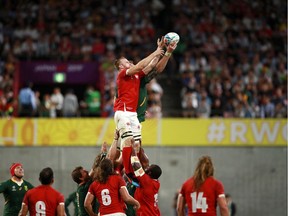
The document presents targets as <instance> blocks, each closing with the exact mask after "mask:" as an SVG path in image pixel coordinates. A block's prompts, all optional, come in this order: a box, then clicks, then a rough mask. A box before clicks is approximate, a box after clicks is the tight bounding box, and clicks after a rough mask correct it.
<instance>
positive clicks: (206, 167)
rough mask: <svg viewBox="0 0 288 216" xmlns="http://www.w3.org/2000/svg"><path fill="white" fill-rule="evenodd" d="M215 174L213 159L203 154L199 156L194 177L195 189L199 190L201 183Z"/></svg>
mask: <svg viewBox="0 0 288 216" xmlns="http://www.w3.org/2000/svg"><path fill="white" fill-rule="evenodd" d="M213 175H214V166H213V163H212V159H211V157H209V156H202V157H201V158H199V161H198V164H197V167H196V169H195V172H194V175H193V179H194V190H196V191H197V190H199V188H200V187H201V185H202V184H203V183H204V182H205V180H206V179H207V178H208V177H210V176H213Z"/></svg>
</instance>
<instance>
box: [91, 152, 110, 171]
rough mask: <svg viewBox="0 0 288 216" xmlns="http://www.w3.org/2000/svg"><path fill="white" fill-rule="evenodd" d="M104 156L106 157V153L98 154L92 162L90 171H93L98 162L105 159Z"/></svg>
mask: <svg viewBox="0 0 288 216" xmlns="http://www.w3.org/2000/svg"><path fill="white" fill-rule="evenodd" d="M106 156H107V152H101V153H100V154H98V155H97V156H96V158H95V160H94V163H93V165H92V169H93V170H95V169H96V168H97V167H98V166H99V164H100V162H101V161H102V160H103V159H104V158H106Z"/></svg>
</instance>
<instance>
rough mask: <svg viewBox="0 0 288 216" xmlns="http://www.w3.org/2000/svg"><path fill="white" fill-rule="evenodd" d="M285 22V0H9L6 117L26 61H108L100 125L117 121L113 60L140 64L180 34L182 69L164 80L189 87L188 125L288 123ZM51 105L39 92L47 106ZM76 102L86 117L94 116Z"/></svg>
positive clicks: (158, 92)
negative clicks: (219, 120)
mask: <svg viewBox="0 0 288 216" xmlns="http://www.w3.org/2000/svg"><path fill="white" fill-rule="evenodd" d="M286 15H287V2H286V1H283V0H272V1H269V2H267V1H261V0H256V1H246V0H239V1H232V0H228V1H223V0H215V1H214V0H213V1H210V0H201V1H189V0H170V1H167V0H165V1H164V0H163V1H161V0H151V1H148V2H146V1H144V0H127V1H114V0H106V1H101V0H87V1H79V0H73V1H68V0H58V1H55V0H51V1H44V0H39V1H28V2H26V3H25V4H24V3H20V2H17V1H13V0H7V1H2V2H1V3H0V51H1V53H0V54H1V58H0V102H1V103H0V108H1V109H0V110H1V114H2V116H10V115H12V113H13V109H14V111H15V109H18V107H19V102H18V98H16V95H18V94H16V93H15V92H14V91H13V79H14V75H15V70H16V66H17V63H18V62H19V61H33V60H53V61H63V62H64V61H75V60H76V61H99V62H100V69H101V73H103V76H104V78H105V79H104V80H105V83H104V93H103V95H102V96H101V109H102V113H100V114H99V113H97V114H95V116H103V114H104V116H113V97H114V94H115V77H116V75H117V71H116V70H115V68H114V65H113V64H114V60H115V59H116V58H117V57H120V56H127V58H128V59H131V60H133V61H135V62H137V61H138V60H139V59H141V58H142V57H144V56H146V55H147V53H149V52H150V51H151V50H152V49H153V48H154V47H155V46H156V38H157V37H159V35H163V34H165V33H166V32H169V31H171V30H173V31H175V32H177V33H178V34H179V35H180V42H179V44H178V47H177V49H176V50H175V52H174V54H173V58H174V59H172V61H174V65H170V67H169V65H168V67H167V70H165V71H164V74H163V75H162V74H161V75H159V77H161V76H162V77H163V79H168V80H169V81H171V80H172V82H173V80H175V79H179V80H181V82H182V89H179V97H181V98H182V104H181V106H182V113H180V114H179V116H183V117H199V118H200V117H203V118H208V117H219V116H220V117H241V118H243V117H249V118H250V117H261V118H268V117H287V112H286V111H287V41H286V38H287V22H286V21H287V19H286V18H287V17H286ZM55 87H56V86H55ZM147 88H148V93H149V107H148V111H149V113H150V117H161V109H165V107H162V104H161V97H162V95H163V89H162V88H161V86H159V84H157V79H155V80H154V81H153V82H152V83H151V84H149V85H148V86H147ZM19 90H20V89H19ZM34 91H35V92H37V89H34ZM60 91H61V90H60ZM72 93H73V92H72ZM51 94H52V93H51ZM69 94H70V95H71V91H70V92H69ZM38 95H39V94H38ZM50 96H51V95H41V93H40V99H39V100H40V103H42V104H43V103H44V100H48V98H49V97H50ZM70 98H71V97H70ZM77 100H78V101H79V102H78V103H79V107H78V108H77V109H78V110H79V109H83V108H85V106H86V108H87V104H85V103H84V102H83V101H84V100H85V99H84V98H77ZM81 101H82V102H81ZM98 103H99V102H98ZM62 111H63V110H62ZM78 113H79V112H78ZM81 113H82V112H81ZM84 113H85V112H84ZM62 114H63V112H62ZM52 115H53V114H52ZM83 115H90V114H89V113H88V114H87V113H86V114H83ZM49 116H51V115H50V114H49ZM54 116H55V115H54ZM56 116H57V115H56ZM76 116H79V115H76Z"/></svg>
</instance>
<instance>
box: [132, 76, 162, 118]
mask: <svg viewBox="0 0 288 216" xmlns="http://www.w3.org/2000/svg"><path fill="white" fill-rule="evenodd" d="M156 76H157V72H156V71H151V72H150V73H149V74H147V75H146V76H145V77H143V78H142V79H141V81H140V88H139V99H138V106H137V118H138V120H139V122H140V123H141V122H144V121H145V112H146V110H147V101H148V95H147V89H146V84H147V83H149V82H150V81H151V80H152V79H153V78H155V77H156Z"/></svg>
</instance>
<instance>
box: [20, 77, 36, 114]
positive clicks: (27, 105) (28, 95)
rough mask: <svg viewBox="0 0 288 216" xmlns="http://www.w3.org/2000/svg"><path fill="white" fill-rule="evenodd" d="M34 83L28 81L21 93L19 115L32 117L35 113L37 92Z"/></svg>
mask: <svg viewBox="0 0 288 216" xmlns="http://www.w3.org/2000/svg"><path fill="white" fill-rule="evenodd" d="M32 87H33V84H32V83H31V82H29V83H27V84H26V86H24V87H23V88H22V89H21V90H20V93H19V106H20V107H19V116H20V117H32V116H34V114H35V111H36V108H37V105H36V100H35V93H34V91H33V90H32Z"/></svg>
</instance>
